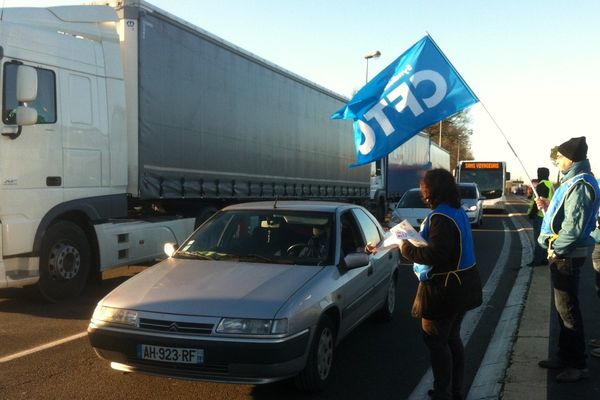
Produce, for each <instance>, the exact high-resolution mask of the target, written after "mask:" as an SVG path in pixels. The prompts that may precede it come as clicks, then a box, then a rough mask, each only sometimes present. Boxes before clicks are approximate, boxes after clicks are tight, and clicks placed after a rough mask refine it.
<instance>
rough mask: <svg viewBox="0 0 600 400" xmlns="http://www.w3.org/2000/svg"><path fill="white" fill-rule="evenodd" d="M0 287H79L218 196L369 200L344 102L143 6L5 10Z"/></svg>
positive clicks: (141, 252) (147, 253)
mask: <svg viewBox="0 0 600 400" xmlns="http://www.w3.org/2000/svg"><path fill="white" fill-rule="evenodd" d="M0 62H1V63H0V68H1V71H0V73H1V74H2V80H0V85H1V89H0V90H1V92H2V121H1V124H0V133H1V134H2V136H0V221H1V229H0V235H1V240H0V242H1V246H0V287H16V286H24V285H29V284H37V285H38V287H39V289H40V291H41V293H42V294H43V295H44V297H46V298H47V299H49V300H61V299H65V298H71V297H73V296H76V295H78V294H80V293H81V292H82V291H83V290H84V287H85V284H86V282H87V281H88V280H89V279H91V278H96V279H97V278H98V277H99V276H101V272H102V271H104V270H107V269H109V268H112V267H116V266H121V265H129V264H133V263H139V262H145V261H149V260H153V259H155V258H156V257H159V256H160V255H162V244H163V243H165V242H168V241H171V242H177V243H181V242H182V241H183V240H184V239H185V238H186V237H187V235H189V234H190V233H191V232H192V230H193V229H194V226H196V225H197V224H198V223H199V222H200V221H202V220H204V219H206V218H207V217H208V216H209V215H211V214H212V213H214V212H215V211H216V210H218V209H220V208H222V207H223V206H225V205H228V204H231V203H236V202H242V201H251V200H260V199H262V200H265V199H273V200H275V199H320V200H336V201H345V202H355V203H365V202H368V201H369V200H370V169H369V167H368V166H366V167H360V168H348V166H349V165H350V164H352V163H353V162H354V159H355V151H354V143H353V139H352V129H351V126H350V125H349V124H348V123H343V122H340V121H331V120H330V119H329V115H330V114H331V112H332V111H333V110H336V109H338V108H340V107H341V106H342V105H343V104H344V103H346V102H347V99H346V98H344V97H342V96H340V95H338V94H336V93H334V92H332V91H329V90H327V89H325V88H323V87H321V86H319V85H317V84H315V83H313V82H310V81H308V80H306V79H304V78H302V77H300V76H298V75H296V74H294V73H292V72H290V71H287V70H285V69H283V68H281V67H279V66H277V65H274V64H272V63H270V62H268V61H266V60H264V59H262V58H260V57H258V56H256V55H254V54H252V53H250V52H248V51H246V50H243V49H241V48H239V47H237V46H235V45H233V44H231V43H228V42H226V41H224V40H223V39H220V38H218V37H216V36H214V35H212V34H210V33H208V32H206V31H204V30H203V29H201V28H199V27H196V26H194V25H192V24H190V23H188V22H186V21H184V20H182V19H180V18H178V17H175V16H173V15H171V14H169V13H167V12H165V11H162V10H160V9H158V8H157V7H155V6H153V5H151V4H149V3H147V2H144V1H139V0H135V1H131V0H126V1H119V2H114V4H112V5H89V6H64V7H48V8H6V9H4V10H3V13H2V18H1V20H0Z"/></svg>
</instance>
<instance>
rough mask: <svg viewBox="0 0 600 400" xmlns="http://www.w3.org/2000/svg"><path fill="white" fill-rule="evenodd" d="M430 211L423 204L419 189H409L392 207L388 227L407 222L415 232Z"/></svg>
mask: <svg viewBox="0 0 600 400" xmlns="http://www.w3.org/2000/svg"><path fill="white" fill-rule="evenodd" d="M430 211H431V209H430V208H429V207H427V205H426V204H425V203H424V202H423V199H422V198H421V191H420V190H419V188H413V189H409V190H407V191H406V192H404V194H403V195H402V197H400V200H399V201H398V203H397V204H396V206H395V207H394V210H393V211H392V216H391V217H390V222H389V224H388V225H389V227H390V228H391V227H392V226H394V225H397V224H398V223H400V222H401V221H403V220H407V221H408V222H409V223H410V224H411V225H412V226H413V228H415V229H416V230H417V231H419V230H420V229H421V223H422V222H423V221H424V220H425V218H427V215H428V214H429V212H430Z"/></svg>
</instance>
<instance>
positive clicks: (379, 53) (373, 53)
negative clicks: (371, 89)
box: [365, 50, 381, 83]
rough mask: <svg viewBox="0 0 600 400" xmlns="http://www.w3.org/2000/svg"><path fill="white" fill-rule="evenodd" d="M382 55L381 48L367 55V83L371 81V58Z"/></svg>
mask: <svg viewBox="0 0 600 400" xmlns="http://www.w3.org/2000/svg"><path fill="white" fill-rule="evenodd" d="M380 55H381V52H380V51H379V50H376V51H374V52H372V53H369V54H367V55H365V60H367V71H366V72H365V83H367V82H369V60H370V59H371V58H379V56H380Z"/></svg>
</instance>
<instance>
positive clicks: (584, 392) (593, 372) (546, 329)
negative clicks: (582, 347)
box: [469, 214, 600, 400]
mask: <svg viewBox="0 0 600 400" xmlns="http://www.w3.org/2000/svg"><path fill="white" fill-rule="evenodd" d="M513 221H515V227H516V229H517V230H520V231H521V234H520V236H521V242H522V246H523V252H522V259H521V264H522V265H521V266H515V267H514V268H519V275H520V276H522V278H523V280H522V281H523V282H524V285H525V287H526V291H525V292H524V296H522V301H521V303H520V304H521V306H520V307H519V310H520V318H519V323H518V328H517V329H516V332H514V334H513V336H512V339H513V340H512V349H511V350H510V356H509V358H508V365H507V368H506V370H505V371H504V377H503V378H502V379H500V381H498V382H496V383H497V384H498V385H499V386H500V393H499V394H498V395H494V396H483V395H482V396H481V397H478V398H481V399H487V398H501V399H505V400H522V399H526V400H569V399H578V400H582V399H590V400H592V399H594V400H598V399H600V358H596V357H592V356H588V359H587V364H588V369H589V375H590V377H589V378H588V379H584V380H581V381H578V382H574V383H558V382H556V381H555V376H556V374H557V373H558V372H560V371H551V370H545V369H542V368H540V367H539V366H538V365H537V363H538V361H539V360H542V359H546V358H549V357H553V356H555V355H556V349H557V340H558V322H557V316H556V312H555V310H554V305H553V298H552V290H551V283H550V271H549V269H548V267H547V266H537V267H527V266H525V264H526V263H528V262H529V261H530V255H531V246H532V241H533V239H532V236H533V235H532V233H531V232H532V231H531V226H530V224H529V222H528V220H526V219H525V218H524V217H523V215H518V214H517V215H515V216H514V217H513ZM522 233H526V235H523V234H522ZM579 301H580V307H581V311H582V315H583V319H584V329H585V334H586V342H589V340H590V339H592V338H600V298H598V296H597V295H596V291H595V285H594V270H593V267H592V263H591V259H589V258H588V260H587V261H586V263H585V265H584V266H583V269H582V271H581V280H580V286H579ZM590 349H591V348H589V347H588V350H590ZM469 397H472V396H469Z"/></svg>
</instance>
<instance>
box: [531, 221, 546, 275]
mask: <svg viewBox="0 0 600 400" xmlns="http://www.w3.org/2000/svg"><path fill="white" fill-rule="evenodd" d="M543 219H544V218H543V217H538V216H537V215H536V216H535V217H534V218H533V219H532V220H531V226H532V227H533V243H534V246H533V260H532V262H533V265H546V264H548V252H547V250H546V249H544V248H543V247H542V246H540V244H539V243H538V241H537V240H538V237H539V236H540V231H541V230H542V220H543Z"/></svg>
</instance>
